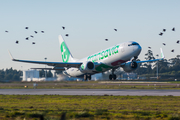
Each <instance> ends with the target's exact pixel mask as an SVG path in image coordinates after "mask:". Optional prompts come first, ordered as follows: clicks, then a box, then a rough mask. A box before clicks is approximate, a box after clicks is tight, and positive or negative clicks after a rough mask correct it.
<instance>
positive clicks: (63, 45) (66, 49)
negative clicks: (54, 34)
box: [61, 42, 69, 62]
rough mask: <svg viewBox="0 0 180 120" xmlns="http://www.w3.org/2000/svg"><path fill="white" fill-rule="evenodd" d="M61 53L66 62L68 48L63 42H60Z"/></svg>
mask: <svg viewBox="0 0 180 120" xmlns="http://www.w3.org/2000/svg"><path fill="white" fill-rule="evenodd" d="M61 55H62V60H63V62H68V60H69V50H68V48H67V46H66V44H65V43H64V42H62V44H61Z"/></svg>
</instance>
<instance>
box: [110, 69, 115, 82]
mask: <svg viewBox="0 0 180 120" xmlns="http://www.w3.org/2000/svg"><path fill="white" fill-rule="evenodd" d="M116 78H117V77H116V74H114V69H112V74H110V75H109V79H110V80H116Z"/></svg>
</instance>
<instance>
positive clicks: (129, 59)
mask: <svg viewBox="0 0 180 120" xmlns="http://www.w3.org/2000/svg"><path fill="white" fill-rule="evenodd" d="M59 43H60V50H61V55H62V60H63V62H46V61H30V60H19V59H14V58H13V57H12V55H11V53H10V56H11V58H12V60H13V61H17V62H26V63H35V64H46V65H48V66H53V68H52V70H63V74H65V75H67V76H70V77H81V78H84V80H91V75H94V74H97V73H103V72H105V71H108V70H110V69H112V73H111V74H110V75H109V79H110V80H115V79H116V74H114V71H115V70H116V69H117V68H119V67H122V68H123V70H124V71H125V72H132V71H134V70H136V69H137V68H138V66H139V65H138V64H139V63H143V62H153V61H159V60H162V59H164V55H163V51H162V49H160V50H161V58H160V59H154V60H145V61H136V59H137V58H138V56H139V54H140V52H141V46H140V45H139V44H138V43H137V42H134V41H129V42H124V43H121V44H117V45H114V46H112V47H110V48H107V49H105V50H102V51H100V52H97V53H95V54H92V55H90V56H87V57H85V58H83V59H79V60H78V59H75V58H74V57H73V56H72V54H71V52H70V50H69V49H68V47H67V45H66V43H65V41H64V39H63V38H62V36H61V35H59ZM40 69H44V68H40ZM47 69H50V68H47Z"/></svg>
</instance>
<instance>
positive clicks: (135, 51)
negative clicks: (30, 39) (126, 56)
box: [134, 45, 142, 56]
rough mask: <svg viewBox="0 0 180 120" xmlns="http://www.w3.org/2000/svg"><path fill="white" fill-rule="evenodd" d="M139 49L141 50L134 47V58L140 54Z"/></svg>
mask: <svg viewBox="0 0 180 120" xmlns="http://www.w3.org/2000/svg"><path fill="white" fill-rule="evenodd" d="M141 49H142V48H141V46H140V45H138V46H136V47H135V48H134V53H135V55H136V56H138V55H139V54H140V52H141Z"/></svg>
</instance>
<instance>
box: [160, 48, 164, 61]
mask: <svg viewBox="0 0 180 120" xmlns="http://www.w3.org/2000/svg"><path fill="white" fill-rule="evenodd" d="M160 50H161V58H162V59H164V58H165V57H164V54H163V50H162V48H160Z"/></svg>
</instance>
